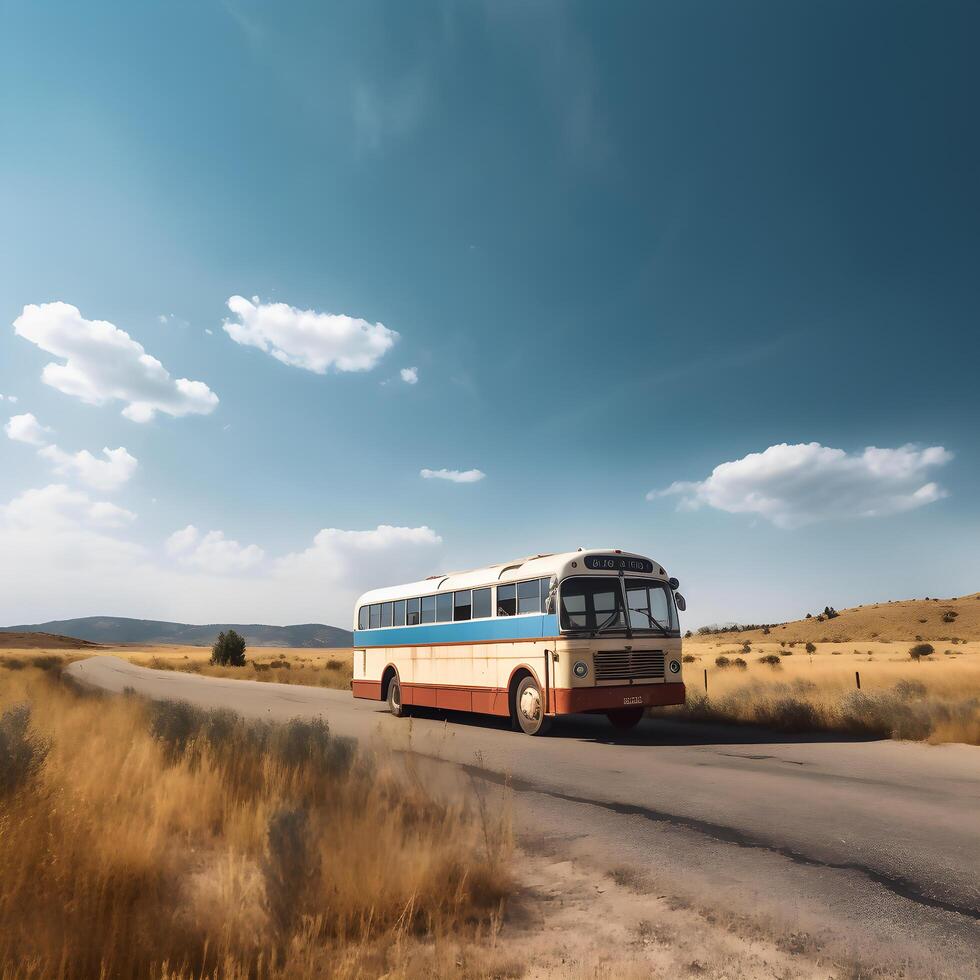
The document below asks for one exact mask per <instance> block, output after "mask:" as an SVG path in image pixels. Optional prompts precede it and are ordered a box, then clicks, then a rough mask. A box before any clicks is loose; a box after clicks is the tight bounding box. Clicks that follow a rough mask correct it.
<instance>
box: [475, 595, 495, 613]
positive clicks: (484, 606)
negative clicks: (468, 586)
mask: <svg viewBox="0 0 980 980" xmlns="http://www.w3.org/2000/svg"><path fill="white" fill-rule="evenodd" d="M492 615H493V602H492V600H491V598H490V590H489V589H474V590H473V618H474V619H489V618H490V617H491V616H492Z"/></svg>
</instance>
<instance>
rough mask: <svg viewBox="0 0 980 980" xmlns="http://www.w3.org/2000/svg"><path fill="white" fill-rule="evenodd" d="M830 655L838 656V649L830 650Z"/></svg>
mask: <svg viewBox="0 0 980 980" xmlns="http://www.w3.org/2000/svg"><path fill="white" fill-rule="evenodd" d="M830 655H831V656H832V657H839V656H840V650H831V651H830Z"/></svg>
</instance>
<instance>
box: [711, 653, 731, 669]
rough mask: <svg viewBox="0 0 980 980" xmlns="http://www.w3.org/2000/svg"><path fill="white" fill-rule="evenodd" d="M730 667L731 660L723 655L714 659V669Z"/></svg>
mask: <svg viewBox="0 0 980 980" xmlns="http://www.w3.org/2000/svg"><path fill="white" fill-rule="evenodd" d="M731 665H732V662H731V660H729V659H728V657H726V656H724V655H722V656H720V657H715V666H716V667H731Z"/></svg>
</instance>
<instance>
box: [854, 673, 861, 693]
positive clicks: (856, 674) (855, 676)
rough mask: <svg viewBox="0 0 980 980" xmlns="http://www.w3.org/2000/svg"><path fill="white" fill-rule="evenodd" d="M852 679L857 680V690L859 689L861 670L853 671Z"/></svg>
mask: <svg viewBox="0 0 980 980" xmlns="http://www.w3.org/2000/svg"><path fill="white" fill-rule="evenodd" d="M854 680H856V681H857V686H858V690H859V691H860V690H861V671H859V670H856V671H854Z"/></svg>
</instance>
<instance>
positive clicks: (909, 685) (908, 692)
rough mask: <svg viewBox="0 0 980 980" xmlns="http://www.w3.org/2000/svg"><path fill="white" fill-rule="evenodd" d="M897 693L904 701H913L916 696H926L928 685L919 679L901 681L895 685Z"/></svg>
mask: <svg viewBox="0 0 980 980" xmlns="http://www.w3.org/2000/svg"><path fill="white" fill-rule="evenodd" d="M895 693H896V694H897V695H898V696H899V697H900V698H901V699H902V700H903V701H912V700H914V699H915V698H924V697H925V695H926V686H925V684H922V683H920V682H919V681H899V682H898V683H897V684H896V685H895Z"/></svg>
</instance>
